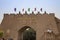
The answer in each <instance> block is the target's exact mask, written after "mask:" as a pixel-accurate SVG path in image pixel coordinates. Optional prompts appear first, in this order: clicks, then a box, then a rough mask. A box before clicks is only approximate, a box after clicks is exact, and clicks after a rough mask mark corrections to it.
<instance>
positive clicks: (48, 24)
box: [0, 13, 60, 40]
mask: <svg viewBox="0 0 60 40" xmlns="http://www.w3.org/2000/svg"><path fill="white" fill-rule="evenodd" d="M26 26H29V27H31V28H32V29H34V30H35V31H36V40H40V38H41V37H42V36H43V35H44V32H46V31H47V30H48V29H51V30H52V31H53V33H54V34H55V35H58V34H59V33H60V30H59V29H60V20H58V19H57V18H55V16H54V15H53V14H52V13H51V14H39V13H38V14H36V15H35V14H29V15H28V14H23V15H22V14H4V17H3V20H2V23H1V26H0V27H1V28H2V29H3V31H4V37H5V38H7V37H11V38H13V39H14V40H17V39H18V31H19V30H21V28H24V27H26ZM8 29H9V30H10V33H9V36H7V30H8ZM22 30H23V29H22ZM59 37H60V36H59Z"/></svg>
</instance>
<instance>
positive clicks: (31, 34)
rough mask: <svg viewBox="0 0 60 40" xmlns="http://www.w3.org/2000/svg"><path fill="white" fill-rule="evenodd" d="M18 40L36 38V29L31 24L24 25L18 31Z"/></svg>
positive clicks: (34, 39)
mask: <svg viewBox="0 0 60 40" xmlns="http://www.w3.org/2000/svg"><path fill="white" fill-rule="evenodd" d="M18 40H36V31H35V30H34V29H32V28H31V27H29V26H24V27H23V28H21V29H20V30H19V31H18Z"/></svg>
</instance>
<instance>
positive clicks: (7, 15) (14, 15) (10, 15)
mask: <svg viewBox="0 0 60 40" xmlns="http://www.w3.org/2000/svg"><path fill="white" fill-rule="evenodd" d="M32 15H34V16H39V15H40V16H43V15H51V16H55V14H54V13H49V14H48V13H46V11H45V12H44V13H43V14H41V13H40V12H38V13H37V14H34V12H33V11H32V13H30V14H28V13H27V11H25V13H24V14H22V13H20V12H19V13H17V14H13V13H11V14H4V17H16V16H17V17H19V16H20V17H23V16H30V17H31V16H32Z"/></svg>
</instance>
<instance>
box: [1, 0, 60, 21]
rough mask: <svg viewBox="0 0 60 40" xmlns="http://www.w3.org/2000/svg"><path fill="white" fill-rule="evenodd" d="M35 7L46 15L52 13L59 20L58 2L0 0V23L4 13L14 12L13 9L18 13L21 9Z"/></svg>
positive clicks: (49, 0) (45, 0)
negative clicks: (45, 12) (41, 9)
mask: <svg viewBox="0 0 60 40" xmlns="http://www.w3.org/2000/svg"><path fill="white" fill-rule="evenodd" d="M35 7H36V8H37V9H38V10H39V9H40V8H43V11H47V12H48V13H50V12H53V13H55V14H56V16H57V17H58V18H60V0H0V21H1V20H2V18H3V14H4V13H10V12H14V11H13V10H14V8H17V12H18V11H21V10H22V8H25V10H27V9H28V8H31V10H33V9H34V8H35Z"/></svg>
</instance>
